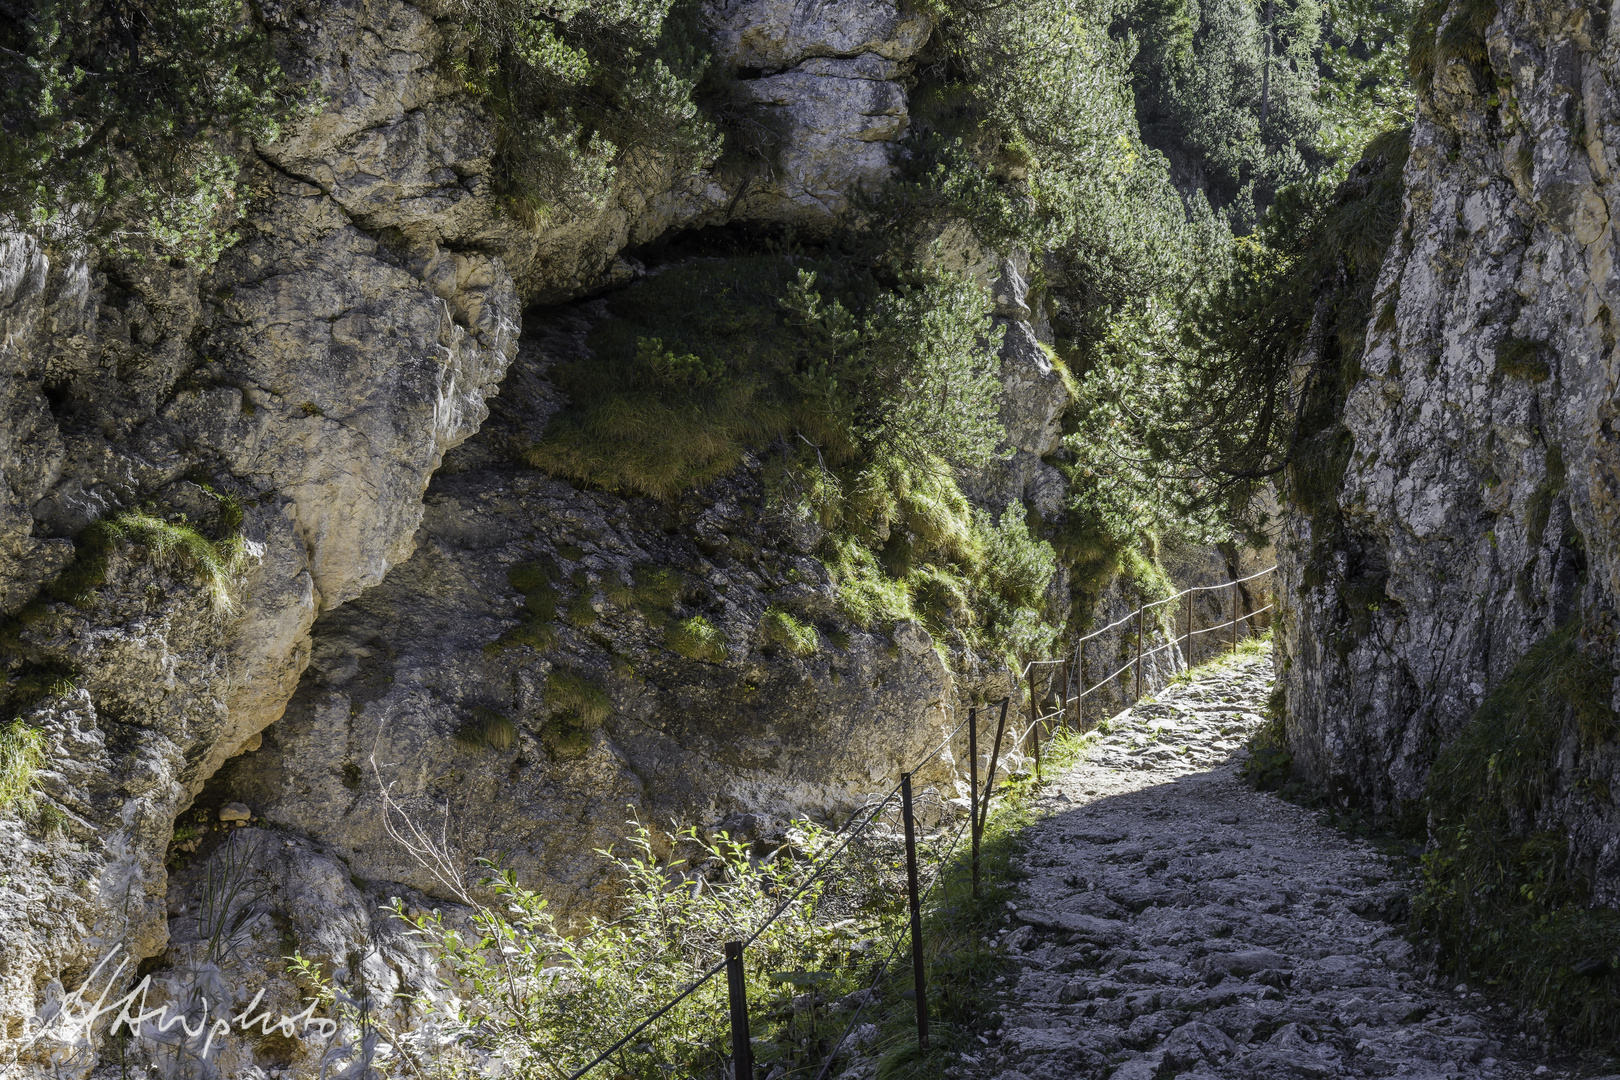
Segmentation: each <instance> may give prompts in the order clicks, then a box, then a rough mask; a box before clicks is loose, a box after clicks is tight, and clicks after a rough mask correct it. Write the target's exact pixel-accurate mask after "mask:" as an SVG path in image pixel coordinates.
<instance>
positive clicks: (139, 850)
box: [0, 0, 937, 1055]
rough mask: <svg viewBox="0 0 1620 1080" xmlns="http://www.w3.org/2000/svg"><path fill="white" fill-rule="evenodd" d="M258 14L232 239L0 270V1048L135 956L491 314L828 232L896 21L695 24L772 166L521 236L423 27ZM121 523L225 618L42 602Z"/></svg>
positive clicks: (409, 532) (506, 320)
mask: <svg viewBox="0 0 1620 1080" xmlns="http://www.w3.org/2000/svg"><path fill="white" fill-rule="evenodd" d="M264 17H265V19H266V21H267V23H268V24H269V26H270V29H271V32H272V35H273V37H274V40H275V43H276V47H277V50H278V55H279V57H280V60H281V63H282V66H283V68H284V69H285V70H287V71H288V72H289V73H290V74H291V75H292V76H293V77H294V79H295V80H296V81H297V83H298V84H299V85H300V86H301V87H302V89H303V90H304V92H305V93H307V95H308V96H309V97H310V98H311V99H314V100H318V101H319V102H320V103H321V107H320V108H319V109H318V111H316V112H315V114H314V115H313V117H312V118H309V119H307V120H306V121H304V122H303V123H302V125H301V126H300V127H298V128H297V129H295V130H293V131H290V132H289V133H288V134H287V135H286V136H285V137H284V138H282V139H280V140H279V141H278V142H276V143H275V144H274V145H272V146H264V147H259V148H257V150H256V153H255V154H254V155H252V157H251V159H250V160H249V161H248V162H247V172H246V173H245V175H244V179H243V188H244V190H245V193H246V195H247V196H248V205H249V209H248V211H247V213H246V216H245V218H244V220H243V221H242V223H241V225H240V226H239V230H238V231H239V232H240V234H241V240H240V242H238V243H237V244H236V245H235V246H234V247H232V248H231V249H230V250H229V251H228V253H227V254H226V255H225V256H224V257H223V258H222V259H221V260H220V261H219V262H218V263H217V264H216V265H215V266H213V267H212V268H211V269H210V270H208V271H207V272H206V273H204V272H199V271H196V270H193V269H189V268H179V267H175V266H170V265H168V264H166V263H159V262H152V261H145V262H127V261H120V260H118V259H114V258H105V259H100V260H96V261H87V260H86V259H85V257H84V256H82V255H78V254H75V253H74V252H72V251H61V250H56V249H53V248H49V247H47V246H43V245H42V244H41V243H40V242H39V241H38V240H36V239H35V238H32V237H27V236H12V237H9V238H7V239H6V240H5V243H4V250H3V252H0V256H3V266H4V270H3V273H0V289H3V301H4V303H3V308H4V318H5V322H6V336H5V348H4V357H5V361H4V390H3V395H4V403H5V404H4V417H5V438H4V440H3V442H4V450H3V453H4V461H3V464H0V468H3V471H4V476H5V486H4V489H3V491H0V495H3V498H0V517H3V522H0V530H3V538H0V612H3V614H4V615H6V616H8V617H9V618H10V623H9V624H8V627H9V630H8V633H9V635H10V637H11V638H14V639H15V641H14V648H13V650H12V651H13V653H14V657H13V661H12V665H11V670H10V673H9V674H10V678H11V681H12V684H13V685H14V686H16V685H20V683H19V680H20V681H21V683H28V684H29V685H33V684H39V683H50V684H51V687H52V688H53V692H51V693H48V694H45V695H44V696H43V697H42V698H37V695H36V698H37V700H32V701H26V702H21V704H22V705H26V707H27V715H28V717H29V720H30V723H31V724H34V725H35V726H37V727H38V728H39V729H40V730H42V731H43V732H44V734H45V738H46V744H47V745H46V758H47V767H46V768H45V769H44V771H43V772H42V774H41V792H42V794H43V796H44V797H45V798H46V799H47V800H49V802H50V804H51V805H52V806H54V807H57V808H59V809H60V811H62V812H64V813H65V820H64V821H63V822H62V824H61V826H60V828H58V829H56V830H54V831H51V832H48V833H46V834H45V835H40V834H38V833H37V832H34V831H30V830H29V829H28V828H27V827H25V824H24V823H23V822H22V821H20V820H18V819H17V818H15V817H13V816H9V815H8V816H7V817H6V820H5V822H4V824H3V825H0V829H3V830H4V831H5V834H6V838H7V841H8V842H7V843H6V845H5V847H6V851H5V854H4V855H3V856H0V859H3V860H4V862H5V867H4V870H3V872H0V935H3V936H4V938H5V940H6V941H7V942H8V945H7V948H6V949H5V950H4V956H3V957H0V1011H3V1013H4V1015H5V1016H6V1018H7V1019H6V1023H5V1025H4V1027H3V1029H0V1037H3V1038H4V1039H5V1040H6V1041H7V1042H8V1044H9V1043H12V1042H14V1041H15V1040H17V1039H19V1038H20V1037H21V1036H22V1035H23V1032H24V1021H25V1019H26V1018H27V1017H28V1016H30V1015H32V1014H33V1012H34V1009H35V1007H36V1005H37V1004H38V1003H39V1002H40V1001H41V1000H43V998H42V995H43V996H44V998H48V997H50V996H51V995H52V994H60V993H61V989H60V988H61V986H62V981H61V980H62V979H65V980H66V981H67V982H68V983H69V984H71V982H72V980H73V979H74V978H75V977H76V976H79V975H82V974H83V973H84V972H85V971H86V970H87V969H88V968H89V966H90V965H91V964H93V962H94V961H95V959H96V958H97V957H99V956H101V955H104V954H105V952H106V950H107V949H108V948H110V947H112V946H113V945H115V944H117V945H120V946H121V947H123V948H125V949H128V950H129V952H130V953H131V954H133V955H135V956H138V957H139V956H150V955H152V954H154V953H157V952H159V951H161V950H162V948H163V947H164V943H165V940H166V937H167V933H168V929H167V921H168V920H167V915H168V912H167V910H166V903H165V899H164V898H165V888H164V882H165V880H166V871H165V868H164V858H165V851H166V849H167V847H168V845H169V843H170V841H171V837H172V832H173V825H172V823H173V820H174V817H175V815H176V814H177V813H178V812H179V811H180V810H182V809H183V808H184V807H185V806H187V805H188V803H189V802H190V800H191V799H192V798H193V797H194V796H195V795H196V793H197V792H198V791H199V790H200V789H201V786H202V784H203V783H204V781H205V780H206V779H207V778H208V777H209V776H210V775H212V774H213V773H214V772H215V771H216V770H217V769H218V767H219V766H220V764H221V763H222V762H224V761H225V760H226V759H228V758H229V757H231V756H232V755H233V754H236V753H238V752H239V751H241V750H242V749H243V748H244V747H247V746H253V745H257V744H258V743H259V740H260V735H259V733H260V732H261V731H262V730H263V729H264V728H265V727H266V726H267V725H270V724H272V723H273V722H275V721H276V720H277V719H279V718H280V717H281V716H282V714H283V711H284V710H285V708H286V706H287V702H288V700H289V699H290V698H291V697H292V695H293V693H294V691H295V689H296V688H297V687H298V686H299V682H300V677H301V675H302V673H303V672H304V670H305V668H306V666H308V664H309V663H310V658H311V638H310V631H311V627H312V626H313V625H314V623H315V621H316V619H317V618H318V617H319V616H320V615H321V614H322V613H323V612H328V611H332V610H334V609H337V608H339V606H340V605H343V604H344V603H346V602H348V601H351V600H354V599H355V598H356V597H359V596H360V595H362V593H363V592H364V591H365V590H366V589H368V588H370V587H372V586H375V585H377V584H378V583H379V582H381V581H382V580H384V577H385V575H386V574H387V573H388V571H389V570H390V568H391V567H395V566H398V565H400V564H402V563H406V562H407V561H408V560H410V558H411V556H412V552H413V551H414V550H415V549H416V548H417V546H418V543H419V541H418V539H417V530H418V526H419V525H420V523H421V522H422V520H423V513H424V510H423V503H422V496H423V493H424V491H425V489H426V488H427V485H428V482H429V480H430V478H431V477H432V475H433V474H434V472H435V470H437V469H438V468H439V466H440V463H441V461H442V460H443V457H444V455H445V453H446V452H447V451H448V450H450V449H451V448H452V447H454V446H456V445H457V444H459V443H461V442H462V441H463V440H465V439H466V438H468V436H470V435H472V434H473V433H474V432H475V431H477V430H478V428H479V426H480V424H481V423H482V422H483V420H484V419H485V417H486V415H487V406H486V399H487V398H488V397H489V396H490V395H491V394H493V393H495V391H496V389H497V387H498V386H499V385H500V382H501V380H502V378H503V376H504V375H505V374H506V371H507V369H508V366H509V365H510V364H511V362H512V360H513V357H514V355H515V354H516V349H517V342H518V334H519V326H520V322H521V318H520V312H521V309H522V307H523V305H525V304H527V303H532V302H536V301H556V300H559V299H564V298H568V297H572V296H575V295H578V294H580V293H581V292H585V291H588V290H591V289H596V288H600V287H602V286H604V285H608V284H611V283H613V282H615V281H622V280H626V279H627V278H628V277H629V276H630V275H631V274H632V273H633V270H632V268H631V266H630V264H628V263H627V262H625V260H624V259H623V258H621V257H620V252H622V251H623V250H624V249H626V248H627V247H628V246H631V245H634V244H637V243H644V242H646V241H647V240H650V239H652V238H655V237H657V236H659V235H661V234H663V233H665V232H667V231H669V230H671V229H675V228H681V227H688V226H694V225H701V224H709V223H714V222H719V221H724V220H728V219H731V220H746V221H761V222H785V221H793V222H795V223H799V224H801V225H815V224H821V225H823V226H824V225H826V224H827V223H830V222H831V221H833V220H834V219H835V215H836V214H837V213H839V212H841V211H842V210H843V209H844V207H845V205H846V202H847V199H848V197H849V195H850V194H852V193H853V192H854V190H856V188H858V187H859V185H860V184H862V183H864V182H870V181H872V180H875V179H877V178H880V177H881V176H882V175H883V174H884V173H885V171H886V170H887V168H888V165H889V158H890V156H891V152H892V145H893V141H894V140H895V139H896V138H897V137H898V136H899V135H900V134H901V132H902V131H903V130H904V128H905V94H904V92H903V91H902V90H901V89H900V88H899V87H898V85H897V84H895V83H893V82H890V81H886V80H887V79H891V78H892V77H893V76H894V75H895V74H896V72H897V70H898V69H897V65H898V64H899V63H901V62H903V61H904V60H905V59H906V57H907V56H909V55H910V53H911V52H912V51H914V50H915V49H916V48H917V47H918V46H919V45H920V44H921V42H922V40H923V39H924V38H925V37H926V35H927V32H928V23H927V20H926V19H924V18H922V17H921V16H917V15H902V14H901V13H900V12H899V11H898V10H897V9H895V8H894V7H893V6H890V5H885V4H882V3H876V4H865V5H848V6H845V7H844V8H841V9H840V12H839V14H838V16H837V17H836V18H834V19H832V20H818V19H816V18H814V17H812V16H810V15H808V14H807V13H806V12H799V11H798V9H795V8H790V7H788V6H785V5H773V4H758V3H755V4H746V3H745V4H740V5H733V6H732V7H731V8H728V9H726V10H725V11H721V12H717V13H714V15H713V17H714V18H715V19H717V20H718V24H719V25H721V26H723V27H732V28H734V29H735V31H736V32H735V34H734V35H732V36H730V37H728V36H726V35H725V34H721V35H719V41H720V43H721V45H722V46H724V45H725V43H726V42H730V43H731V48H732V49H733V51H732V52H731V53H729V54H722V57H721V60H722V62H724V63H729V64H734V65H741V64H745V63H746V64H749V65H752V66H757V67H770V68H772V69H773V70H772V73H770V74H769V75H768V76H765V77H761V78H757V79H754V80H752V81H751V82H749V83H746V84H744V85H745V87H746V88H747V90H748V92H749V94H751V95H752V98H753V99H754V100H755V101H757V103H758V106H759V108H760V110H761V112H762V113H763V114H764V116H765V119H766V120H767V121H769V122H770V123H771V124H773V125H774V126H775V127H776V129H777V130H778V131H780V132H781V134H782V137H783V147H784V148H783V153H782V155H781V163H780V165H779V166H778V167H776V168H774V169H772V170H769V171H767V172H766V173H765V174H763V175H761V176H757V177H750V176H733V177H731V178H730V179H725V178H720V177H717V176H715V175H711V174H709V173H707V172H699V173H696V174H682V175H670V174H669V173H668V170H663V171H661V170H660V166H659V164H658V162H656V161H652V162H641V163H640V164H639V167H638V168H637V169H636V170H633V171H627V172H626V173H624V174H621V176H620V178H619V180H618V182H617V184H616V187H615V188H614V190H612V191H611V192H609V193H608V195H607V197H605V198H604V199H603V200H601V203H600V205H598V206H596V207H594V208H591V209H590V210H589V212H585V213H580V214H575V215H572V216H570V217H569V218H568V219H567V220H566V221H565V222H562V223H560V225H559V226H557V227H553V228H541V229H529V228H526V227H524V226H522V225H521V224H519V223H518V222H517V221H516V220H514V219H513V218H512V216H511V215H509V214H508V213H507V212H506V211H505V210H504V209H503V208H502V207H501V206H500V205H499V203H498V200H497V197H496V195H495V192H494V190H493V187H492V183H491V163H492V157H493V154H494V134H493V132H494V125H493V124H492V123H491V122H490V120H489V118H488V117H487V116H485V115H484V114H483V112H482V109H481V106H480V105H479V104H478V102H477V100H476V98H475V97H474V96H472V95H470V94H469V93H468V92H467V90H466V89H465V87H464V86H463V85H462V83H461V81H460V80H459V79H458V78H456V77H455V75H454V72H453V70H452V68H453V65H452V64H451V61H453V59H454V58H455V56H456V55H457V53H458V50H461V49H464V48H465V42H463V41H462V40H461V39H460V36H459V34H460V32H459V30H458V22H457V18H456V16H455V14H454V12H451V11H449V10H440V9H438V8H436V7H435V6H433V5H432V4H423V5H413V4H409V3H404V2H399V0H380V2H364V0H360V2H331V3H327V2H319V0H318V2H314V3H287V4H280V3H278V4H270V5H266V6H265V7H264ZM784 20H785V22H784ZM777 23H783V25H782V26H778V25H777ZM789 24H791V25H789ZM744 189H746V190H744ZM142 504H151V505H153V506H154V507H156V508H158V509H160V510H162V511H163V512H164V513H166V514H169V515H173V514H183V515H184V518H183V520H186V521H189V522H192V523H195V524H196V525H197V526H199V527H200V528H201V529H202V530H203V531H205V532H211V533H214V534H219V535H223V534H224V533H225V532H226V531H229V530H231V529H232V528H236V529H239V530H240V532H241V534H242V536H243V537H244V540H245V544H244V547H245V553H246V559H245V562H244V568H243V570H242V572H241V575H240V579H239V580H238V581H236V582H234V583H233V589H232V593H233V595H234V596H236V597H239V598H240V600H239V605H238V604H237V603H235V602H232V601H221V600H220V599H219V598H218V597H215V598H214V599H212V600H211V599H210V597H209V596H208V594H207V590H205V589H204V588H203V587H201V586H200V585H199V584H197V583H195V581H194V579H195V576H196V575H194V574H192V573H191V572H190V570H189V568H188V567H186V566H185V565H183V563H184V560H183V559H180V558H174V557H171V558H158V557H154V556H153V555H152V553H151V552H150V551H146V552H145V553H144V554H143V549H141V548H140V547H138V546H137V547H134V548H129V547H123V548H119V549H117V550H114V551H113V552H112V553H111V554H110V555H109V556H108V557H107V559H106V560H105V563H106V564H105V565H98V566H97V567H95V568H94V569H95V571H96V572H95V573H94V574H91V575H89V577H88V578H86V577H85V575H83V574H80V575H78V576H77V577H75V578H74V579H73V582H72V584H73V590H74V595H72V596H69V595H68V590H67V589H65V588H64V587H60V586H61V584H62V580H63V574H64V571H73V570H74V568H75V567H76V566H79V565H80V563H83V562H84V560H83V559H80V560H79V563H76V562H75V559H76V548H75V543H74V539H73V538H74V537H75V536H78V535H79V534H81V533H82V532H83V531H84V530H85V529H86V527H87V526H90V525H91V524H92V523H94V522H97V521H99V520H102V519H104V518H107V517H109V516H112V515H115V514H116V513H118V512H119V511H122V510H125V509H128V508H131V507H134V506H137V505H142ZM227 506H239V507H240V508H241V519H242V520H241V521H240V523H236V522H234V521H230V520H227V519H226V518H227V516H228V515H227V514H226V510H225V508H226V507H227ZM80 554H82V553H80ZM80 568H81V569H82V568H83V567H80ZM86 580H88V581H89V587H88V588H85V586H84V582H85V581H86ZM53 583H54V584H53ZM42 590H43V591H42ZM936 667H937V663H936ZM65 672H71V673H72V675H71V678H70V679H69V680H68V682H67V683H63V682H62V679H61V673H65ZM53 679H54V680H56V681H55V682H52V680H53ZM30 680H31V682H30ZM55 691H59V692H55ZM345 759H347V758H345ZM53 987H54V988H55V989H52V988H53ZM7 1053H8V1055H9V1050H8V1051H7Z"/></svg>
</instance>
